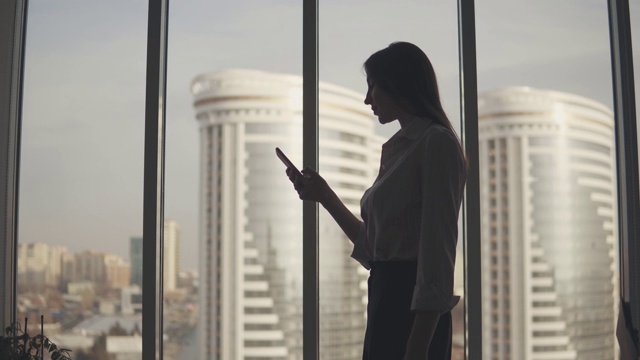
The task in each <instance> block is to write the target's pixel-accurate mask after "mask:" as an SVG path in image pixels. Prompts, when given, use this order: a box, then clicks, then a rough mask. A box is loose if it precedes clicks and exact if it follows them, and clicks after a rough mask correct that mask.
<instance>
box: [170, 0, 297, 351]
mask: <svg viewBox="0 0 640 360" xmlns="http://www.w3.org/2000/svg"><path fill="white" fill-rule="evenodd" d="M169 24H170V28H169V53H168V64H169V66H168V91H167V119H166V121H167V150H166V154H167V160H166V208H165V218H166V219H171V220H172V221H173V224H174V225H173V226H176V227H179V233H178V232H176V235H177V236H176V239H175V241H176V242H177V245H176V249H178V248H179V254H178V253H175V258H176V264H177V265H176V266H175V267H171V268H168V267H167V266H165V268H164V275H165V280H166V279H167V276H173V274H176V275H177V278H176V282H175V283H172V284H170V286H169V287H167V286H166V282H165V288H164V290H165V291H164V300H165V301H164V326H165V341H164V357H165V359H182V358H189V359H266V358H268V359H302V217H301V211H302V202H301V201H300V200H299V199H298V198H297V194H296V193H295V191H294V189H293V187H292V186H291V183H290V182H289V180H288V179H287V177H286V176H285V167H284V165H283V164H282V163H281V162H280V161H278V159H277V157H276V155H275V147H280V148H281V149H282V150H283V151H284V152H285V153H286V154H287V155H288V156H289V157H290V158H291V160H292V161H294V162H295V163H296V164H298V165H299V166H300V165H301V164H302V77H301V70H302V2H301V1H276V2H273V1H271V2H260V1H233V2H229V3H228V4H222V3H219V2H202V1H187V2H184V1H175V2H171V4H170V15H169ZM165 229H166V228H165ZM164 240H165V249H166V246H167V243H168V241H173V239H172V237H171V235H170V234H168V233H167V232H165V236H164ZM170 251H172V250H170ZM164 256H165V264H166V258H167V257H170V256H174V255H172V253H171V252H167V251H165V254H164Z"/></svg>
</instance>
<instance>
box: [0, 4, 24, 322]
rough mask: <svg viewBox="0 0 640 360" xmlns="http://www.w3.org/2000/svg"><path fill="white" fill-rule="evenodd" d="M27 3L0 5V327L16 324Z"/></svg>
mask: <svg viewBox="0 0 640 360" xmlns="http://www.w3.org/2000/svg"><path fill="white" fill-rule="evenodd" d="M26 24H27V0H7V1H2V2H0V174H2V175H0V189H2V190H1V191H0V219H2V220H0V234H1V235H0V264H2V265H1V266H0V269H1V270H0V274H2V275H0V294H4V295H3V298H2V302H1V303H0V304H1V306H0V326H3V327H4V326H6V325H9V324H10V323H13V322H14V321H16V296H17V251H18V250H17V249H18V194H19V191H18V190H19V185H20V181H19V178H20V176H19V175H20V138H21V127H22V94H23V91H22V86H23V83H24V82H23V78H24V51H25V46H24V43H25V38H26Z"/></svg>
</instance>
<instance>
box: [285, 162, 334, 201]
mask: <svg viewBox="0 0 640 360" xmlns="http://www.w3.org/2000/svg"><path fill="white" fill-rule="evenodd" d="M286 173H287V176H288V177H289V180H291V182H292V183H293V188H294V189H296V191H297V192H298V196H299V197H300V199H301V200H311V201H316V202H319V203H324V202H326V201H327V199H328V198H329V196H330V194H331V193H332V190H331V188H330V187H329V185H328V184H327V182H326V181H325V180H324V179H323V178H322V176H320V174H318V173H317V172H316V171H315V170H313V169H312V168H310V167H308V166H307V167H305V168H304V170H302V178H300V176H297V175H296V174H295V173H294V172H293V171H291V170H290V169H289V168H287V170H286Z"/></svg>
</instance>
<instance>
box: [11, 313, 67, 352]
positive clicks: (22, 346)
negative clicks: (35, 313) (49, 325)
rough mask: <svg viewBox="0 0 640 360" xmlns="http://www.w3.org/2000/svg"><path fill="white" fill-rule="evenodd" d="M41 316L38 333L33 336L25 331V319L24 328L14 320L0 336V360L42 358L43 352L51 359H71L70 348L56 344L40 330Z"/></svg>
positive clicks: (25, 321)
mask: <svg viewBox="0 0 640 360" xmlns="http://www.w3.org/2000/svg"><path fill="white" fill-rule="evenodd" d="M42 323H43V317H40V334H38V335H35V336H33V337H31V336H29V333H27V319H25V320H24V329H23V328H22V326H21V325H20V323H19V322H14V323H13V324H11V325H10V326H7V328H6V329H5V335H4V336H0V359H2V360H42V359H44V352H45V351H46V352H47V353H49V357H50V358H51V360H71V356H70V355H69V353H70V352H71V350H69V349H63V348H58V346H57V345H56V344H54V343H52V342H51V340H49V338H47V337H46V336H44V334H43V332H42V327H43V326H42Z"/></svg>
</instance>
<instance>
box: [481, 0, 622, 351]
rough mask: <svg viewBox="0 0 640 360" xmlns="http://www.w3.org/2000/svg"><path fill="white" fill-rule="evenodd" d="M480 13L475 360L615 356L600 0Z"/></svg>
mask: <svg viewBox="0 0 640 360" xmlns="http://www.w3.org/2000/svg"><path fill="white" fill-rule="evenodd" d="M476 14H477V17H476V18H477V20H476V24H477V51H478V56H477V59H478V92H479V96H478V109H479V123H478V125H479V134H478V137H479V144H480V145H479V156H480V167H479V168H480V185H481V186H480V198H481V205H482V206H481V223H482V234H481V237H482V268H483V271H482V295H483V296H482V297H483V300H482V319H483V322H482V326H483V332H482V336H483V359H524V358H530V357H534V358H535V357H546V358H555V359H574V358H576V359H594V360H595V359H600V360H602V359H616V358H617V357H616V353H617V348H616V341H615V336H614V332H615V331H614V329H615V324H616V320H617V313H616V311H617V302H618V300H617V299H618V296H617V295H618V293H619V289H618V283H619V278H618V256H617V250H618V246H617V206H616V203H617V201H616V176H615V146H614V121H613V112H612V99H613V95H612V87H611V65H610V61H611V60H610V48H609V27H608V12H607V5H606V3H605V2H584V1H564V2H554V3H551V2H545V1H543V2H517V3H514V2H509V1H482V2H479V4H478V6H477V7H476Z"/></svg>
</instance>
